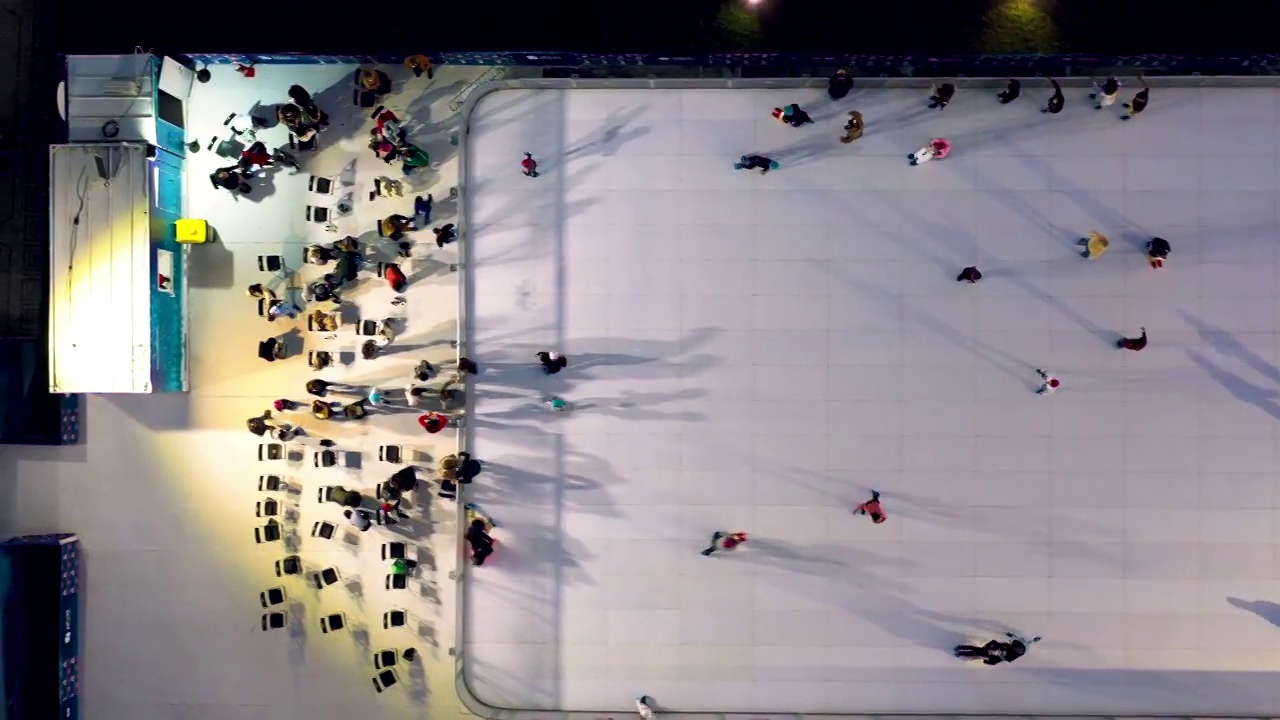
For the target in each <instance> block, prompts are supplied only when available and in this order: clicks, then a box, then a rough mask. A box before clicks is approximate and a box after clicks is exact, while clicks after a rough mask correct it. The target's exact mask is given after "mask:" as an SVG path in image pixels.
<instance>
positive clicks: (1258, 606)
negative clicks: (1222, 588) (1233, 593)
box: [1227, 597, 1280, 627]
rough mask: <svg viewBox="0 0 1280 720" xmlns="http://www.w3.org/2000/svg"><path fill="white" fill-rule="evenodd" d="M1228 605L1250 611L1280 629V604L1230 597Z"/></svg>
mask: <svg viewBox="0 0 1280 720" xmlns="http://www.w3.org/2000/svg"><path fill="white" fill-rule="evenodd" d="M1227 604H1228V605H1230V606H1231V607H1235V608H1240V609H1241V610H1248V611H1249V612H1251V613H1253V614H1254V615H1257V616H1258V617H1260V618H1262V619H1263V620H1266V621H1267V622H1269V623H1271V624H1272V625H1275V626H1276V627H1280V603H1273V602H1271V601H1270V600H1243V599H1241V598H1238V597H1228V598H1227Z"/></svg>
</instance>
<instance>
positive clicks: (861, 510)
mask: <svg viewBox="0 0 1280 720" xmlns="http://www.w3.org/2000/svg"><path fill="white" fill-rule="evenodd" d="M853 514H854V515H870V516H871V522H873V523H875V524H876V525H879V524H880V523H882V522H884V521H885V520H886V518H885V515H884V509H883V508H881V507H880V491H879V490H872V491H871V499H870V500H868V501H866V502H864V503H862V504H861V505H859V506H858V507H856V508H854V509H853Z"/></svg>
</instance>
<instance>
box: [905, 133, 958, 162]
mask: <svg viewBox="0 0 1280 720" xmlns="http://www.w3.org/2000/svg"><path fill="white" fill-rule="evenodd" d="M950 153H951V143H949V142H947V139H946V138H934V139H932V140H930V141H929V144H928V145H925V146H924V147H922V148H920V149H919V150H917V151H915V152H913V153H911V154H910V155H908V156H907V158H908V159H910V160H911V164H912V165H919V164H920V163H927V162H929V161H930V160H934V159H937V160H941V159H942V158H944V157H946V156H947V155H949V154H950Z"/></svg>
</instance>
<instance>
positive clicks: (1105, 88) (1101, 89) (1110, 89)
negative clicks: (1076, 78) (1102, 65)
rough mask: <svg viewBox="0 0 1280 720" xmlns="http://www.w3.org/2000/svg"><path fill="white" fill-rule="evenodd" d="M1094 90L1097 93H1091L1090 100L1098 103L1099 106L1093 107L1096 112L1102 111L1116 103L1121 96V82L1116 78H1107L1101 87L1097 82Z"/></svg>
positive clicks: (1094, 84)
mask: <svg viewBox="0 0 1280 720" xmlns="http://www.w3.org/2000/svg"><path fill="white" fill-rule="evenodd" d="M1093 89H1094V90H1095V91H1096V92H1091V93H1089V99H1090V100H1097V101H1098V104H1097V105H1094V106H1093V109H1094V110H1101V109H1102V108H1104V107H1111V106H1112V105H1114V104H1115V103H1116V98H1117V97H1119V96H1120V81H1119V80H1117V79H1116V78H1114V77H1109V78H1107V79H1106V80H1104V81H1103V82H1102V84H1101V85H1099V84H1098V83H1097V82H1096V81H1095V82H1094V83H1093Z"/></svg>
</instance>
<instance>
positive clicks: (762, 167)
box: [733, 155, 779, 175]
mask: <svg viewBox="0 0 1280 720" xmlns="http://www.w3.org/2000/svg"><path fill="white" fill-rule="evenodd" d="M778 167H779V165H778V161H777V160H773V159H772V158H767V157H765V156H763V155H743V156H742V157H741V158H739V159H738V162H736V163H734V165H733V169H734V170H759V171H760V174H761V175H764V174H765V173H767V172H769V171H770V170H777V169H778Z"/></svg>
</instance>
